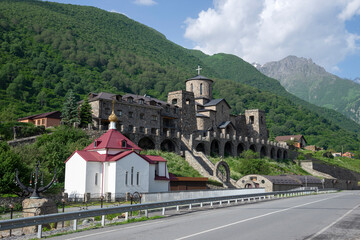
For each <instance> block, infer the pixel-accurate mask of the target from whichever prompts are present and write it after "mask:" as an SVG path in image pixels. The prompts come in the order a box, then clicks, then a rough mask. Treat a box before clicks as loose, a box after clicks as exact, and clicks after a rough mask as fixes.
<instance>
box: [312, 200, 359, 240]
mask: <svg viewBox="0 0 360 240" xmlns="http://www.w3.org/2000/svg"><path fill="white" fill-rule="evenodd" d="M359 206H360V204H358V205H356V206H355V207H354V208H353V209H351V210H349V211H348V212H347V213H345V214H344V215H342V216H341V217H340V218H338V219H337V220H336V221H334V222H333V223H331V224H330V225H328V226H326V227H324V228H323V229H321V230H320V231H319V232H317V233H316V234H315V235H313V236H311V237H309V238H306V240H312V239H314V238H316V237H317V236H319V235H320V234H322V233H323V232H325V231H326V230H328V229H329V228H331V227H332V226H334V225H335V224H336V223H337V222H339V221H341V220H342V219H343V218H344V217H346V216H347V215H349V214H350V213H351V212H352V211H354V210H355V209H356V208H358V207H359Z"/></svg>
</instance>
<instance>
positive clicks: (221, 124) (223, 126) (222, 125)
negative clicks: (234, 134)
mask: <svg viewBox="0 0 360 240" xmlns="http://www.w3.org/2000/svg"><path fill="white" fill-rule="evenodd" d="M229 124H231V125H233V124H232V123H231V122H230V121H226V122H222V123H220V125H219V128H226V127H227V126H228V125H229ZM233 127H234V125H233Z"/></svg>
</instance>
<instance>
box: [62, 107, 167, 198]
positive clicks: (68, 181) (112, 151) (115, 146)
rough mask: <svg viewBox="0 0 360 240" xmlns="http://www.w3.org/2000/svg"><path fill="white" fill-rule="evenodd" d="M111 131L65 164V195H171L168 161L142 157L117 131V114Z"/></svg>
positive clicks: (113, 116) (112, 196)
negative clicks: (134, 193)
mask: <svg viewBox="0 0 360 240" xmlns="http://www.w3.org/2000/svg"><path fill="white" fill-rule="evenodd" d="M109 121H110V127H109V130H108V131H107V132H106V133H105V134H103V135H102V136H101V137H99V138H98V139H95V141H94V142H92V143H91V144H90V145H89V146H87V147H86V148H84V149H83V150H81V151H78V150H77V151H75V152H74V153H73V154H72V155H71V156H70V157H69V158H68V159H67V160H66V162H65V193H67V194H68V196H69V198H74V197H75V195H83V194H89V193H90V196H91V198H93V197H94V198H96V197H99V196H104V195H109V193H111V198H112V199H113V200H114V199H115V198H118V197H120V196H122V195H124V194H125V193H127V192H129V193H133V192H139V193H143V192H166V191H169V183H170V178H169V172H168V169H167V165H166V160H165V159H164V158H162V157H160V156H149V155H142V154H140V151H141V148H139V147H138V146H137V145H136V144H134V143H133V142H131V141H130V140H129V139H128V138H126V137H125V136H124V135H122V134H121V133H120V132H119V131H117V130H116V124H115V123H116V122H117V117H116V115H115V114H114V111H113V112H112V114H111V115H110V116H109Z"/></svg>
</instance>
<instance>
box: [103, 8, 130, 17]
mask: <svg viewBox="0 0 360 240" xmlns="http://www.w3.org/2000/svg"><path fill="white" fill-rule="evenodd" d="M108 12H113V13H119V14H122V15H125V16H127V15H126V14H125V13H122V12H119V11H117V10H115V9H111V10H110V11H108ZM127 17H128V16H127Z"/></svg>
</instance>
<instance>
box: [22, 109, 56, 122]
mask: <svg viewBox="0 0 360 240" xmlns="http://www.w3.org/2000/svg"><path fill="white" fill-rule="evenodd" d="M38 118H57V119H61V112H60V111H53V112H47V113H40V114H34V115H30V116H27V117H23V118H19V119H18V121H20V120H25V119H38Z"/></svg>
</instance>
